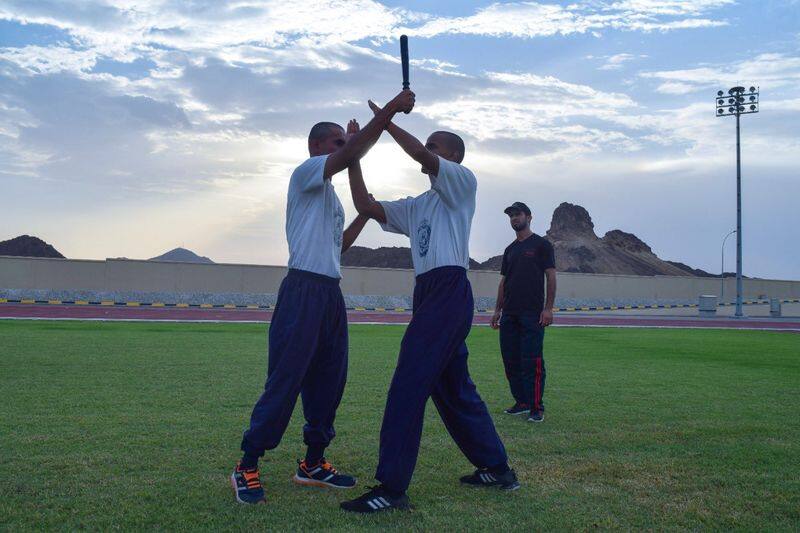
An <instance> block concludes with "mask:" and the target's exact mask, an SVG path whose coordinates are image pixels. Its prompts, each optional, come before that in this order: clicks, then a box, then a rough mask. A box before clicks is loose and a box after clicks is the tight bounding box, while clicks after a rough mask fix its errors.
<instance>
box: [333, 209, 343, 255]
mask: <svg viewBox="0 0 800 533" xmlns="http://www.w3.org/2000/svg"><path fill="white" fill-rule="evenodd" d="M343 232H344V209H342V208H341V207H339V208H338V209H337V210H336V212H335V213H334V214H333V242H334V244H335V245H336V247H337V248H339V249H340V250H341V248H342V234H343Z"/></svg>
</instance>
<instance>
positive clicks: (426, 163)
mask: <svg viewBox="0 0 800 533" xmlns="http://www.w3.org/2000/svg"><path fill="white" fill-rule="evenodd" d="M390 103H391V102H390ZM388 106H389V104H386V106H384V109H386V107H388ZM369 107H370V108H371V109H372V112H373V113H375V116H376V117H377V116H378V115H381V114H383V109H381V108H380V107H378V106H377V105H376V104H375V102H373V101H372V100H370V101H369ZM385 128H386V131H388V132H389V135H391V136H392V138H393V139H394V140H395V141H396V142H397V144H399V145H400V147H401V148H402V149H403V150H404V151H405V152H406V153H407V154H408V155H410V156H411V158H412V159H413V160H414V161H416V162H417V163H419V164H420V165H422V167H423V168H425V169H426V170H427V171H428V173H429V174H431V175H433V176H438V175H439V156H437V155H436V154H434V153H433V152H431V151H430V150H428V149H427V148H425V145H424V144H422V143H421V142H420V141H419V139H417V138H416V137H414V136H413V135H411V134H410V133H408V132H407V131H406V130H404V129H403V128H401V127H400V126H398V125H397V124H395V123H393V122H391V119H390V120H389V122H388V123H387V125H386V126H385Z"/></svg>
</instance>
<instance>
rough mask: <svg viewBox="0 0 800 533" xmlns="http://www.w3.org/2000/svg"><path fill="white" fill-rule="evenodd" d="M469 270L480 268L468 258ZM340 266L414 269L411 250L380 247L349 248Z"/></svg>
mask: <svg viewBox="0 0 800 533" xmlns="http://www.w3.org/2000/svg"><path fill="white" fill-rule="evenodd" d="M469 265H470V268H480V265H481V264H480V263H479V262H477V261H475V260H474V259H472V258H471V257H470V258H469ZM342 266H354V267H371V268H414V264H413V263H412V260H411V248H408V247H406V246H381V247H380V248H376V249H372V248H367V247H365V246H351V247H350V249H349V250H347V251H346V252H345V253H343V254H342Z"/></svg>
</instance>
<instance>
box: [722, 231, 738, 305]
mask: <svg viewBox="0 0 800 533" xmlns="http://www.w3.org/2000/svg"><path fill="white" fill-rule="evenodd" d="M734 233H736V230H735V229H734V230H731V232H730V233H728V234H727V235H725V238H724V239H722V262H721V265H720V267H719V280H720V289H719V303H722V304H724V303H725V241H727V240H728V237H730V236H731V235H733V234H734Z"/></svg>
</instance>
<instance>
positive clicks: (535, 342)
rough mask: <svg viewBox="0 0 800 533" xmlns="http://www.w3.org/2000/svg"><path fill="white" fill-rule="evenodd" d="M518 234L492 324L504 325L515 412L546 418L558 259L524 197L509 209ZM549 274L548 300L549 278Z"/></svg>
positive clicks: (510, 411) (506, 262)
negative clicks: (546, 349) (535, 227)
mask: <svg viewBox="0 0 800 533" xmlns="http://www.w3.org/2000/svg"><path fill="white" fill-rule="evenodd" d="M505 213H506V214H507V215H508V218H509V221H510V222H511V227H512V228H513V229H514V231H516V232H517V238H516V240H515V241H514V242H512V243H511V244H509V245H508V247H507V248H506V250H505V252H503V266H502V267H501V269H500V274H501V276H500V287H498V289H497V304H496V306H495V312H494V316H493V317H492V328H494V329H498V328H499V329H500V351H501V352H502V353H503V365H504V366H505V369H506V377H507V378H508V384H509V385H510V387H511V395H512V396H513V397H514V402H515V403H514V405H513V406H511V407H509V408H508V409H506V410H505V412H506V413H508V414H510V415H521V414H527V415H529V418H528V421H529V422H542V421H544V403H543V401H542V397H543V396H544V380H545V369H544V355H543V352H542V345H543V342H544V328H545V327H547V326H549V325H550V324H552V323H553V302H555V299H556V260H555V254H554V253H553V245H552V244H550V241H548V240H547V239H544V238H542V237H540V236H539V235H536V234H535V233H533V231H531V219H532V217H531V210H530V209H529V208H528V206H527V205H525V204H523V203H522V202H514V203H513V204H512V205H511V206H509V207H507V208H506V209H505ZM545 278H547V293H546V295H547V301H545V287H544V281H545Z"/></svg>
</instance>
